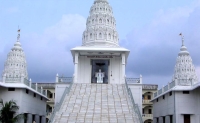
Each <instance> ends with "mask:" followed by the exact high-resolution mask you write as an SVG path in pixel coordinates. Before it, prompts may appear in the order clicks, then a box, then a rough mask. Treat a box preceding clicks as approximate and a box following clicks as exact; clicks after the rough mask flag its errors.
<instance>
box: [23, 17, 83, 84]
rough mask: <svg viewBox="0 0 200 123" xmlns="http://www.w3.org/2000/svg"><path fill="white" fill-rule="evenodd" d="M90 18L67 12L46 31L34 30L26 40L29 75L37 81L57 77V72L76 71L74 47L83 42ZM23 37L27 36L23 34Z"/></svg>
mask: <svg viewBox="0 0 200 123" xmlns="http://www.w3.org/2000/svg"><path fill="white" fill-rule="evenodd" d="M85 22H86V19H85V18H84V17H82V16H80V15H77V14H75V15H72V14H71V15H63V16H62V19H61V20H60V21H59V22H57V23H56V24H55V25H52V26H51V27H48V28H46V29H45V31H44V33H43V34H42V35H38V34H30V35H26V37H24V39H23V40H24V41H25V42H23V43H22V45H23V49H24V51H25V54H26V58H27V63H28V72H29V77H31V78H32V80H33V81H34V80H35V81H51V82H52V81H54V78H55V75H56V73H59V74H64V75H65V76H66V75H67V76H72V75H73V73H72V72H73V69H74V67H73V60H72V56H71V53H70V49H71V48H73V47H75V46H77V45H81V41H82V33H83V31H84V29H85ZM22 38H23V37H22Z"/></svg>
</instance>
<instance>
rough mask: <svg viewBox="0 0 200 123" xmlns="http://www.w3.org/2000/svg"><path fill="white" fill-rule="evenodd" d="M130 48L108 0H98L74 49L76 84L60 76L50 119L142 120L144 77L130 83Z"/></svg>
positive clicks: (54, 122)
mask: <svg viewBox="0 0 200 123" xmlns="http://www.w3.org/2000/svg"><path fill="white" fill-rule="evenodd" d="M129 52H130V51H129V50H128V49H125V48H122V47H120V46H119V37H118V33H117V30H116V21H115V18H114V16H113V12H112V8H111V6H110V5H109V3H108V1H107V0H95V1H94V4H93V5H92V7H91V9H90V15H89V17H88V19H87V22H86V29H85V31H84V32H83V37H82V45H81V46H78V47H75V48H73V49H71V53H72V56H73V61H74V76H73V84H70V83H69V82H68V83H67V82H66V83H64V80H67V78H63V77H59V76H58V75H57V76H56V86H55V94H56V95H55V102H56V103H57V105H56V107H55V109H56V110H54V111H55V112H54V113H53V115H54V116H53V117H52V118H50V120H49V122H51V123H64V122H80V123H84V122H90V123H92V122H93V123H94V122H98V123H105V122H107V123H113V122H115V123H116V122H118V123H142V117H141V109H142V96H141V95H142V84H141V83H142V77H141V78H136V79H129V80H133V81H132V82H130V83H129V85H127V86H126V79H125V77H126V76H125V66H126V63H127V58H128V55H129ZM68 88H69V90H70V91H69V90H68ZM134 100H135V102H134Z"/></svg>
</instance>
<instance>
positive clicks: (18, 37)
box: [17, 26, 20, 41]
mask: <svg viewBox="0 0 200 123" xmlns="http://www.w3.org/2000/svg"><path fill="white" fill-rule="evenodd" d="M17 32H18V35H17V41H19V39H20V29H19V26H18V30H17Z"/></svg>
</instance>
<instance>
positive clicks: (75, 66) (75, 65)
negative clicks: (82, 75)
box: [74, 52, 79, 83]
mask: <svg viewBox="0 0 200 123" xmlns="http://www.w3.org/2000/svg"><path fill="white" fill-rule="evenodd" d="M78 55H79V54H78V53H77V52H76V53H75V56H74V83H78Z"/></svg>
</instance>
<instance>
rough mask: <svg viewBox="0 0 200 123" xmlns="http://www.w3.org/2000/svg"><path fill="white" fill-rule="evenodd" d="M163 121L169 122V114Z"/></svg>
mask: <svg viewBox="0 0 200 123" xmlns="http://www.w3.org/2000/svg"><path fill="white" fill-rule="evenodd" d="M165 123H170V116H169V115H168V116H166V117H165Z"/></svg>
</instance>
